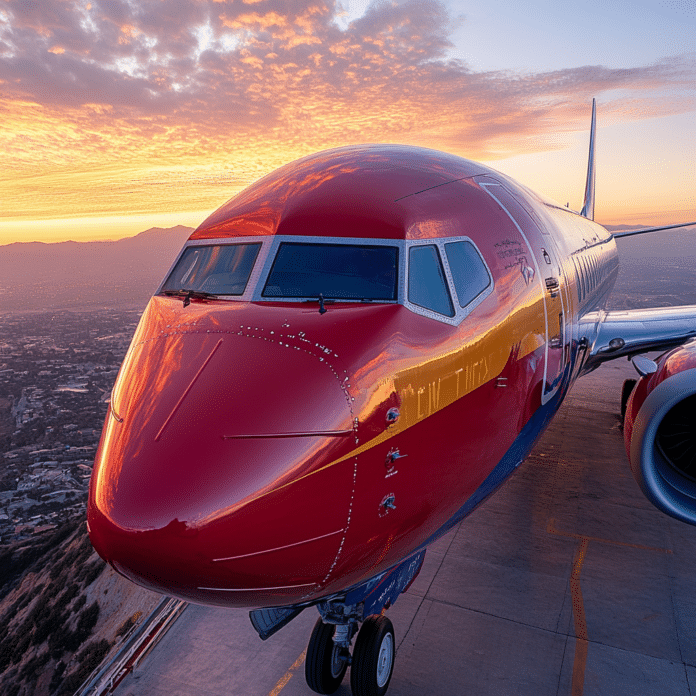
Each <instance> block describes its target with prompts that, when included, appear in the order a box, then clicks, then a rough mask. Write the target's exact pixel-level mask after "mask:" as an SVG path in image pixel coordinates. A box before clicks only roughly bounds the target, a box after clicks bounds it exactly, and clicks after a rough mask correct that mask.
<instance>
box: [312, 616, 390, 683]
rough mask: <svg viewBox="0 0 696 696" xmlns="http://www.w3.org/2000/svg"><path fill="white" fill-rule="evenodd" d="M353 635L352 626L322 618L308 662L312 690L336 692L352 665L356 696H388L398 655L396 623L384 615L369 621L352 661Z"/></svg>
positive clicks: (351, 670)
mask: <svg viewBox="0 0 696 696" xmlns="http://www.w3.org/2000/svg"><path fill="white" fill-rule="evenodd" d="M346 629H347V630H346ZM352 633H353V630H352V629H351V627H349V626H342V625H339V626H336V625H334V624H328V623H324V622H323V621H322V619H321V618H319V619H318V621H317V623H316V624H315V626H314V630H313V631H312V636H311V638H310V639H309V646H308V648H307V660H306V662H305V677H306V679H307V684H308V686H309V688H310V689H312V690H313V691H315V692H316V693H318V694H332V693H334V692H335V691H336V690H337V689H338V687H339V686H340V684H341V682H342V681H343V677H344V676H345V673H346V669H347V667H348V664H349V663H350V665H351V667H350V687H351V691H352V692H353V696H384V694H386V692H387V689H388V688H389V682H390V680H391V676H392V672H393V670H394V657H395V656H396V641H395V639H394V626H393V625H392V622H391V621H390V620H389V619H388V618H387V617H386V616H381V615H373V616H369V617H368V618H367V619H365V621H364V622H363V624H362V626H361V628H360V631H359V632H358V637H357V639H356V641H355V649H354V650H353V656H352V658H351V656H350V650H349V648H348V646H349V645H350V639H351V638H352Z"/></svg>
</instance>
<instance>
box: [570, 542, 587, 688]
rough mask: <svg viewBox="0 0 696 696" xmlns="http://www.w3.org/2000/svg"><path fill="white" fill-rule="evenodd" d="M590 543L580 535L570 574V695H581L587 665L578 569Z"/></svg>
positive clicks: (585, 636) (585, 623) (583, 612)
mask: <svg viewBox="0 0 696 696" xmlns="http://www.w3.org/2000/svg"><path fill="white" fill-rule="evenodd" d="M589 543H590V540H589V539H588V537H581V538H580V543H579V544H578V548H577V550H576V551H575V558H574V559H573V571H572V572H571V574H570V596H571V597H572V600H573V623H574V625H575V657H574V659H573V680H572V682H571V692H570V693H571V696H582V692H583V689H584V686H585V667H586V666H587V647H588V644H589V638H588V637H587V621H586V619H585V605H584V603H583V601H582V589H581V587H580V571H581V570H582V564H583V563H584V561H585V556H586V555H587V547H588V545H589Z"/></svg>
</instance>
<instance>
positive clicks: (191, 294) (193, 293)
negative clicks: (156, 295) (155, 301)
mask: <svg viewBox="0 0 696 696" xmlns="http://www.w3.org/2000/svg"><path fill="white" fill-rule="evenodd" d="M164 294H165V295H167V296H169V297H181V298H182V299H183V300H184V307H187V306H188V305H190V304H191V298H195V299H197V300H207V299H210V298H212V299H217V295H213V293H211V292H204V291H203V290H186V289H185V288H181V290H165V291H164Z"/></svg>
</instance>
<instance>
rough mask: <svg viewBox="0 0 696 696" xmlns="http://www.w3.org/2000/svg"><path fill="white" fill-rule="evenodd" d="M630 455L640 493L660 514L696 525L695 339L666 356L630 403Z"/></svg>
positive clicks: (627, 436) (627, 435)
mask: <svg viewBox="0 0 696 696" xmlns="http://www.w3.org/2000/svg"><path fill="white" fill-rule="evenodd" d="M624 438H625V441H626V451H627V452H628V458H629V461H630V463H631V470H632V471H633V475H634V477H635V479H636V481H637V482H638V485H639V486H640V488H641V490H642V491H643V493H644V494H645V496H646V497H647V498H648V500H650V502H651V503H652V504H653V505H655V507H657V508H658V509H659V510H662V512H664V513H666V514H668V515H670V516H672V517H675V518H676V519H678V520H681V521H683V522H688V523H690V524H696V341H690V342H689V343H687V344H685V345H683V346H680V347H679V348H676V349H674V350H672V351H670V352H668V353H666V354H665V355H664V356H662V357H661V358H660V360H659V363H658V370H657V372H655V374H653V375H649V376H647V377H642V378H641V379H640V380H639V381H638V383H637V384H636V387H635V388H634V390H633V392H632V394H631V397H630V399H629V401H628V406H627V409H626V417H625V421H624Z"/></svg>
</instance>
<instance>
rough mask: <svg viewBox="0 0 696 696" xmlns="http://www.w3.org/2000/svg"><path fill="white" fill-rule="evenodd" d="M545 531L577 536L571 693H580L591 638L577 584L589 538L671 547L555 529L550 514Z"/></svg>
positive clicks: (572, 586)
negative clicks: (614, 539)
mask: <svg viewBox="0 0 696 696" xmlns="http://www.w3.org/2000/svg"><path fill="white" fill-rule="evenodd" d="M546 531H547V533H548V534H554V535H555V536H560V537H565V538H567V539H577V540H578V542H579V543H578V548H577V549H576V551H575V557H574V558H573V569H572V571H571V573H570V596H571V599H572V602H573V626H574V629H575V656H574V658H573V677H572V681H571V691H570V693H571V696H582V694H583V690H584V688H585V669H586V667H587V651H588V647H589V643H590V639H589V637H588V635H587V620H586V617H585V604H584V602H583V598H582V588H581V587H580V572H581V571H582V565H583V563H584V562H585V557H586V555H587V547H588V546H589V544H590V542H591V541H594V542H598V543H600V544H610V545H612V546H623V547H626V548H631V549H640V550H641V551H654V552H656V553H672V550H671V549H661V548H657V547H655V546H643V545H642V544H629V543H627V542H622V541H613V540H611V539H602V538H601V537H592V536H588V535H586V534H573V533H572V532H564V531H561V530H559V529H556V520H555V519H554V518H553V517H551V518H550V519H549V521H548V523H547V525H546Z"/></svg>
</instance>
